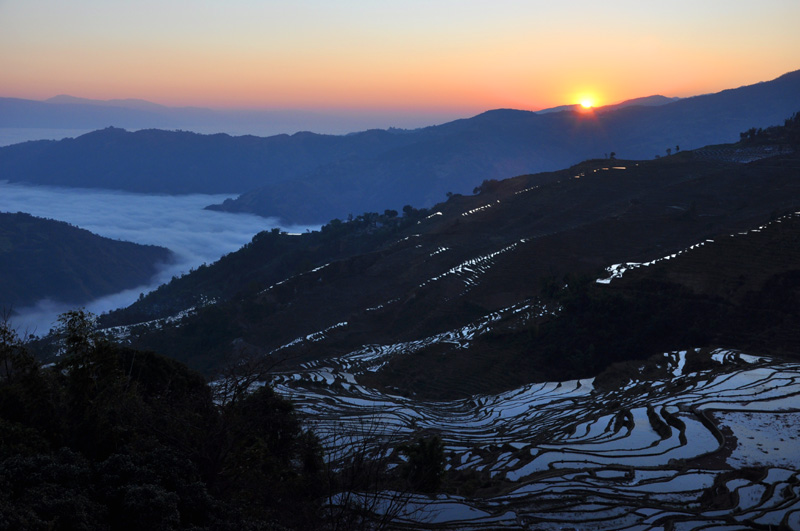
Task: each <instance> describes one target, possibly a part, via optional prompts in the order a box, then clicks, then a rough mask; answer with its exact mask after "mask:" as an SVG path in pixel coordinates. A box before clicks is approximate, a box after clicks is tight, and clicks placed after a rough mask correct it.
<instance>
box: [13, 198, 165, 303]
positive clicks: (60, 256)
mask: <svg viewBox="0 0 800 531" xmlns="http://www.w3.org/2000/svg"><path fill="white" fill-rule="evenodd" d="M170 255H171V253H170V251H169V250H167V249H165V248H163V247H156V246H152V245H139V244H135V243H130V242H123V241H118V240H111V239H109V238H103V237H101V236H97V235H95V234H92V233H91V232H89V231H87V230H84V229H80V228H77V227H74V226H72V225H69V224H67V223H64V222H61V221H54V220H49V219H42V218H36V217H33V216H30V215H28V214H23V213H17V214H9V213H0V307H3V308H5V309H11V308H19V307H24V306H29V305H32V304H34V303H36V302H37V301H39V300H42V299H51V300H58V301H63V302H68V303H73V304H81V303H84V302H86V301H89V300H91V299H94V298H97V297H100V296H102V295H107V294H110V293H115V292H118V291H121V290H123V289H126V288H133V287H136V286H138V285H141V284H144V283H145V282H147V281H148V280H149V279H150V278H151V277H152V276H153V275H154V274H155V273H156V270H157V265H158V263H159V262H165V261H168V260H169V259H170Z"/></svg>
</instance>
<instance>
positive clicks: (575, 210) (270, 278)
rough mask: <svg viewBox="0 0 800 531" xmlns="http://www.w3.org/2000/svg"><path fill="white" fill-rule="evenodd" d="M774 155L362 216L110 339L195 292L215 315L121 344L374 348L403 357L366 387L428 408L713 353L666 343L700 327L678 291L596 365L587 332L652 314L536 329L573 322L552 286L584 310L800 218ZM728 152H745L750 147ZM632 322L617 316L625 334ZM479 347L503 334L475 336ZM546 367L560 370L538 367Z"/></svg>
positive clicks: (265, 250) (678, 162)
mask: <svg viewBox="0 0 800 531" xmlns="http://www.w3.org/2000/svg"><path fill="white" fill-rule="evenodd" d="M781 146H782V145H781V144H774V145H773V149H772V150H771V151H769V152H768V153H769V154H771V155H772V156H770V157H767V158H762V159H760V160H756V161H754V162H750V163H747V164H743V163H739V162H736V158H735V157H729V158H728V160H725V161H720V160H717V159H715V158H714V157H712V156H709V151H708V150H699V151H697V152H681V153H679V154H677V155H672V156H670V157H663V158H661V159H659V160H652V161H639V162H636V161H621V160H614V161H609V160H595V161H587V162H585V163H582V164H580V165H577V166H574V167H572V168H569V169H567V170H562V171H558V172H552V173H547V174H538V175H527V176H521V177H517V178H514V179H508V180H504V181H486V182H484V183H483V185H481V186H480V187H479V189H477V190H476V191H478V192H480V193H478V194H477V195H473V196H461V195H453V196H452V197H451V198H450V199H449V200H448V201H447V202H446V203H442V204H439V205H436V206H435V207H434V208H432V209H431V210H429V211H427V212H422V211H414V210H413V209H410V210H408V212H407V213H406V215H405V216H402V215H401V216H397V217H394V218H392V217H391V216H388V215H378V214H365V215H363V216H359V218H358V219H357V220H356V222H354V223H353V224H350V223H338V222H337V223H335V224H332V225H329V226H327V227H326V228H325V230H324V231H323V232H322V233H320V234H316V235H312V234H309V235H303V236H295V237H292V236H288V235H280V234H269V235H260V236H259V237H257V238H255V239H254V241H253V242H252V243H251V244H250V245H249V246H248V247H247V248H246V249H244V250H242V251H240V252H238V253H234V254H233V255H231V256H230V257H228V258H226V261H224V262H220V263H218V264H214V265H212V266H209V267H208V268H206V269H205V270H204V271H203V272H202V273H201V272H197V273H195V274H193V275H190V276H188V277H186V278H185V279H182V280H180V281H179V282H174V283H173V285H171V286H167V287H165V288H163V290H160V291H161V295H156V294H154V295H153V297H154V298H152V299H149V298H148V299H146V300H145V301H142V303H139V304H137V305H135V306H134V307H132V308H131V309H129V310H126V311H125V312H119V313H117V314H113V315H112V316H110V317H109V321H108V322H109V323H113V324H122V323H131V324H132V323H135V322H137V319H136V318H135V316H136V315H137V314H138V315H148V316H149V317H150V318H152V317H157V316H166V315H167V313H165V312H164V311H163V308H165V307H166V306H168V303H167V302H165V301H169V300H170V296H169V294H170V293H175V292H177V291H178V290H179V291H182V292H185V293H192V292H193V291H194V289H195V288H193V287H192V286H195V287H196V291H195V293H197V292H200V293H207V294H208V295H209V296H217V297H220V298H221V299H220V301H219V302H218V303H217V304H214V305H212V306H209V307H208V308H205V309H202V310H199V311H198V312H197V313H196V314H194V315H193V316H189V317H187V318H185V319H183V320H182V321H180V326H177V327H174V326H166V327H164V328H163V329H162V330H156V329H151V330H147V329H146V328H143V327H139V328H137V329H135V334H134V336H133V337H132V338H131V339H132V341H133V343H134V344H138V345H142V346H146V347H148V348H156V349H159V350H160V351H162V352H165V353H168V354H169V355H170V356H175V357H177V358H179V359H182V360H185V361H186V362H187V363H189V364H191V365H193V366H194V367H197V368H201V369H203V370H213V368H214V367H215V366H216V365H218V364H219V363H220V360H221V359H223V358H224V357H225V356H228V355H234V354H237V353H242V352H247V353H251V354H257V355H260V356H261V355H267V356H268V359H272V360H273V361H278V360H284V358H286V361H285V363H299V362H304V361H310V360H315V359H320V358H324V357H326V356H327V355H331V354H334V353H343V352H355V351H358V350H359V349H362V348H364V346H365V345H372V346H373V347H370V348H382V349H389V350H392V349H394V350H397V351H398V352H404V353H406V354H407V355H406V356H399V357H396V358H394V359H393V361H391V362H390V363H389V364H388V365H386V366H385V367H384V369H383V370H381V371H379V372H376V373H375V378H377V380H376V381H379V382H382V383H383V384H384V385H394V386H396V387H399V388H401V389H403V390H405V391H406V392H417V393H425V394H427V395H430V396H451V395H453V394H457V395H463V394H470V393H474V392H483V391H486V392H488V391H490V390H492V389H495V390H496V389H498V388H506V387H510V386H513V385H517V384H519V383H521V382H527V381H530V380H531V379H540V378H541V379H558V378H573V377H576V376H578V375H584V376H585V375H589V374H591V373H593V371H597V370H599V369H601V368H602V366H603V364H606V363H610V362H613V361H616V360H617V359H618V357H619V356H622V357H625V356H628V357H629V356H646V355H648V353H650V352H653V351H657V352H663V351H664V350H665V349H666V350H668V349H669V348H668V347H669V346H670V345H673V344H683V343H690V342H700V343H703V342H711V341H712V340H715V337H716V336H715V335H714V334H716V332H712V331H709V332H708V333H707V334H701V333H700V332H702V330H696V329H695V328H697V327H694V328H693V327H688V328H687V329H686V330H684V331H682V332H681V334H675V333H674V330H672V329H671V328H670V326H671V325H669V323H670V321H669V319H671V318H672V313H670V312H675V313H681V312H684V311H685V306H686V301H688V300H694V301H695V303H696V304H695V307H694V309H692V310H691V311H690V312H687V315H688V317H687V318H693V317H692V316H693V315H695V314H696V316H697V319H700V317H699V316H700V315H707V313H706V314H703V312H704V311H705V309H706V308H707V305H708V304H711V303H710V302H709V300H710V299H709V297H710V295H708V294H702V293H701V294H692V293H691V292H689V291H687V292H686V293H687V297H688V298H687V299H686V300H685V301H684V302H680V304H678V303H677V302H676V303H675V304H674V305H670V304H667V305H665V306H663V312H662V313H661V314H660V317H658V319H659V321H657V322H655V323H653V324H652V333H648V332H643V333H645V335H644V336H642V337H639V338H638V339H636V338H632V339H631V340H630V341H629V343H628V345H627V346H626V348H624V349H620V350H619V353H618V354H615V355H613V356H605V355H601V356H595V355H594V354H593V351H592V349H591V348H590V347H591V345H592V344H594V345H595V346H594V350H595V351H596V350H597V349H598V345H599V344H602V343H604V342H605V343H608V344H617V343H613V342H611V339H612V338H613V336H614V335H615V334H616V333H617V332H615V331H614V330H618V329H613V328H612V329H610V331H609V330H605V331H603V330H602V329H601V327H598V326H597V321H595V320H596V319H600V320H603V319H606V318H607V315H606V314H608V313H609V312H612V310H613V311H614V312H616V313H615V315H619V316H626V315H629V314H631V313H632V314H634V315H647V313H648V311H650V310H653V309H654V308H656V309H658V308H661V306H660V304H661V303H659V304H655V303H653V302H652V300H651V299H642V300H641V301H640V300H636V299H631V300H628V299H625V298H624V297H623V298H612V299H609V300H605V299H602V298H601V300H600V301H599V302H598V303H597V304H598V305H599V306H598V305H595V304H594V303H592V304H591V305H589V306H587V307H588V308H591V310H592V311H591V312H588V313H586V314H582V313H579V314H575V315H574V318H575V319H579V320H581V319H583V320H585V319H589V320H588V321H586V322H585V323H583V324H580V322H576V323H577V324H576V326H578V325H580V326H581V327H583V328H585V329H586V330H595V332H597V334H599V335H598V336H597V338H595V339H594V340H588V339H586V337H581V336H580V335H576V334H575V333H569V332H566V331H562V332H558V330H561V329H560V328H558V327H557V326H556V327H555V328H552V327H551V328H548V327H547V326H546V323H547V322H549V321H551V320H552V321H553V322H557V321H561V322H562V323H567V322H569V319H572V317H565V318H563V319H561V318H560V317H559V318H555V317H554V314H553V311H554V310H553V308H557V307H559V306H562V307H568V305H567V304H566V302H567V300H562V298H561V297H556V296H555V295H556V293H559V292H560V290H561V287H562V286H563V285H564V283H565V280H564V279H565V278H569V279H573V280H572V281H570V280H567V281H566V283H567V285H569V286H571V288H570V290H567V291H566V292H564V295H563V296H566V295H567V294H571V296H573V300H583V299H575V297H590V298H589V299H586V300H592V299H591V295H592V293H583V292H582V291H580V290H579V289H578V288H579V287H580V286H586V285H587V281H586V280H584V281H583V282H579V281H578V279H580V278H584V279H588V280H589V281H590V282H588V283H589V284H591V282H593V281H594V279H596V278H599V277H601V276H603V275H604V272H603V269H604V268H605V267H607V266H609V265H611V264H615V263H621V262H628V261H648V260H653V259H656V258H660V257H663V256H668V255H670V254H672V253H676V252H678V251H681V250H683V249H686V248H688V247H689V246H691V245H693V244H696V243H700V242H703V241H705V240H706V239H714V238H718V237H720V235H727V234H731V233H736V232H742V231H746V230H748V229H751V228H753V227H757V226H759V225H761V224H763V223H765V222H766V221H768V220H769V219H770V218H771V217H774V216H775V215H777V214H782V213H786V212H793V211H795V210H800V203H799V202H798V199H797V198H798V197H800V194H798V192H799V191H800V190H798V187H799V186H800V181H798V180H797V176H798V175H800V158H798V156H797V154H796V152H794V151H791V150H790V148H789V147H788V146H786V145H783V147H781ZM719 149H723V148H719ZM724 149H728V150H731V152H732V153H738V154H739V156H743V155H742V153H745V154H747V153H749V152H747V149H748V148H747V146H745V145H740V146H728V147H725V148H724ZM759 149H760V148H759ZM742 150H744V151H742ZM764 153H766V152H762V156H765V155H764ZM781 153H782V154H781ZM748 156H749V155H748ZM359 241H360V242H361V244H362V245H360V246H359V245H357V244H356V243H355V242H359ZM304 246H305V248H303V247H304ZM278 248H284V249H291V248H294V249H295V250H294V251H293V252H290V253H281V254H280V256H281V257H283V258H282V261H281V260H279V259H278V258H277V256H278V255H277V254H275V255H273V254H272V253H273V252H274V251H275V250H276V249H278ZM248 256H249V257H250V258H247V257H248ZM257 256H263V257H269V258H268V259H266V260H261V261H260V264H261V265H260V266H259V267H255V268H254V267H251V266H245V264H247V263H256V262H258V260H257V259H256V258H255V257H257ZM233 264H238V266H237V267H232V266H233ZM239 266H241V267H239ZM222 271H230V272H231V273H233V272H236V273H235V274H234V275H233V276H235V277H236V278H237V279H239V280H236V281H235V282H234V284H235V289H234V286H233V285H231V286H229V288H227V291H225V290H223V289H222V288H221V287H220V284H219V281H215V280H212V279H213V278H218V279H222V278H224V277H225V276H226V274H223V273H222ZM227 276H231V275H230V274H228V275H227ZM201 279H205V280H201ZM245 279H246V282H245ZM179 286H182V287H180V289H179ZM215 286H216V287H215ZM681 289H687V288H681ZM212 290H216V292H213V291H212ZM237 290H238V291H237ZM571 290H578V291H574V292H573V291H571ZM234 291H236V294H235V295H230V294H231V293H233V292H234ZM554 297H555V298H554ZM159 300H160V301H161V302H158V301H159ZM675 300H678V299H675ZM165 305H166V306H165ZM543 305H545V306H547V308H549V309H545V308H544V307H543ZM604 305H609V306H608V308H605V307H604ZM188 306H189V305H188V304H187V305H186V306H184V308H186V307H188ZM511 308H519V309H520V310H519V312H516V313H514V312H511V310H510V309H511ZM604 308H605V309H604ZM160 309H161V310H162V311H161V313H159V311H160ZM178 309H182V308H178V307H177V306H173V307H171V308H170V310H175V312H173V313H176V311H177V310H178ZM137 312H138V313H137ZM509 312H511V313H509ZM698 312H699V313H698ZM556 313H557V312H556ZM492 316H496V317H492ZM590 317H591V319H590ZM112 319H113V320H112ZM486 319H489V321H488V322H491V323H493V322H495V321H497V323H496V324H491V325H490V324H487V325H486V326H483V325H480V326H479V328H480V330H482V332H481V334H478V336H475V337H472V336H470V338H468V339H464V337H466V336H464V334H467V333H466V332H464V330H467V329H471V328H470V327H471V326H473V325H475V323H479V322H482V320H486ZM593 319H594V320H593ZM138 320H139V321H141V320H144V319H138ZM628 321H629V320H628V318H627V317H620V326H622V325H623V324H624V323H625V322H628ZM676 322H680V321H676ZM471 323H472V324H471ZM526 323H527V324H526ZM475 326H477V325H475ZM726 326H727V325H726ZM487 327H488V328H487ZM496 327H500V328H498V329H497V330H494V329H495V328H496ZM504 327H505V328H504ZM531 327H532V328H531ZM593 327H594V328H593ZM504 329H505V330H506V332H503V331H502V330H504ZM489 330H494V331H493V332H492V333H493V334H500V335H499V336H497V335H494V336H485V337H481V336H484V335H485V334H486V333H487V332H488V331H489ZM548 330H551V332H548ZM642 330H645V331H646V330H648V328H647V327H644V328H642ZM709 330H710V329H709ZM719 330H722V328H720V329H719ZM593 333H594V332H593ZM471 334H473V335H474V333H471ZM509 334H510V335H509ZM547 334H554V335H552V336H551V339H552V340H553V341H555V339H553V338H559V337H560V336H561V335H563V334H566V335H567V336H568V337H569V338H570V341H571V342H570V341H566V342H564V343H563V345H562V346H559V347H558V348H559V349H561V348H562V347H563V348H569V349H571V350H569V352H568V353H567V354H569V355H562V354H564V352H562V351H561V350H555V351H554V350H547V349H546V348H544V347H542V350H541V353H540V354H542V355H531V352H533V351H535V350H536V349H534V345H535V344H536V343H535V341H534V342H531V341H533V339H534V338H536V337H540V338H541V337H544V336H547ZM467 335H469V334H467ZM462 336H463V337H462ZM504 337H505V339H503V338H504ZM492 338H493V339H492ZM648 338H651V339H652V340H651V339H648ZM548 341H549V340H548ZM615 341H616V339H615ZM564 345H566V347H565V346H564ZM569 345H571V346H569ZM695 346H696V345H695ZM727 346H730V345H727ZM548 348H549V347H548ZM394 350H392V351H394ZM545 352H549V353H550V354H548V355H546V356H545V355H544V354H543V353H545ZM411 353H413V355H408V354H411ZM551 355H552V356H556V357H554V358H553V359H557V360H559V361H558V362H557V363H553V362H550V361H547V360H549V359H550V357H549V356H551ZM593 358H594V359H595V361H594V362H587V361H586V360H591V359H593ZM431 364H434V365H431ZM478 375H480V376H478Z"/></svg>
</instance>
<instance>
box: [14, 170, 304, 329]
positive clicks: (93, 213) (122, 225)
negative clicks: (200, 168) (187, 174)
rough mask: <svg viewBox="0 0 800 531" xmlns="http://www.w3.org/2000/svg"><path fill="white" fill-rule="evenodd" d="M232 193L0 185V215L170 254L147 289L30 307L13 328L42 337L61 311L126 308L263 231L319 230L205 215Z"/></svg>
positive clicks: (253, 218)
mask: <svg viewBox="0 0 800 531" xmlns="http://www.w3.org/2000/svg"><path fill="white" fill-rule="evenodd" d="M233 196H235V194H230V195H228V194H213V195H212V194H192V195H181V196H172V195H149V194H134V193H129V192H117V191H110V190H93V189H78V188H57V187H48V186H30V185H24V184H13V183H7V182H2V181H0V211H3V212H27V213H29V214H32V215H34V216H39V217H43V218H49V219H55V220H59V221H66V222H67V223H70V224H72V225H75V226H77V227H81V228H83V229H87V230H89V231H91V232H93V233H95V234H99V235H100V236H105V237H107V238H113V239H117V240H127V241H131V242H135V243H141V244H150V245H160V246H162V247H166V248H168V249H170V250H171V251H172V252H173V254H174V261H173V262H172V263H169V264H161V265H160V267H159V271H158V273H157V274H156V275H155V276H154V277H153V278H152V279H151V281H150V282H149V283H147V284H145V285H142V286H137V287H134V288H131V289H128V290H125V291H122V292H119V293H114V294H111V295H107V296H104V297H102V298H99V299H96V300H92V301H87V302H86V303H84V304H79V305H76V304H74V303H71V304H69V303H64V302H61V301H53V300H43V301H40V302H39V303H37V304H36V305H35V306H33V307H27V308H15V309H14V310H15V315H14V316H13V326H14V328H16V329H18V330H21V331H27V332H29V333H34V334H38V335H41V334H44V333H47V332H48V331H49V330H50V328H51V327H52V326H53V324H54V323H55V321H56V319H57V317H58V315H59V314H61V313H63V312H65V311H68V310H71V309H75V308H76V307H84V308H86V310H88V311H90V312H92V313H95V314H100V313H102V312H105V311H109V310H112V309H115V308H120V307H124V306H128V305H129V304H131V303H133V302H134V301H136V299H137V298H138V297H139V294H141V293H147V292H149V291H151V290H153V289H155V288H157V287H158V286H159V285H161V284H163V283H165V282H167V281H169V280H170V279H171V278H172V277H173V276H179V275H182V274H184V273H187V272H188V271H189V270H190V269H191V268H194V267H197V266H199V265H201V264H204V263H206V264H210V263H212V262H215V261H216V260H218V259H219V258H220V257H221V256H223V255H225V254H227V253H230V252H233V251H236V250H237V249H239V248H241V247H242V245H244V244H246V243H248V242H249V241H250V240H251V239H252V238H253V236H254V235H255V234H256V233H258V232H260V231H263V230H269V229H272V228H274V227H279V228H281V229H282V230H285V231H287V232H305V231H306V230H313V229H318V228H319V227H318V226H294V225H281V224H280V223H279V220H278V219H276V218H263V217H259V216H255V215H251V214H230V213H226V212H216V211H211V210H203V207H205V206H207V205H210V204H214V203H220V202H222V201H224V200H225V199H226V198H228V197H233Z"/></svg>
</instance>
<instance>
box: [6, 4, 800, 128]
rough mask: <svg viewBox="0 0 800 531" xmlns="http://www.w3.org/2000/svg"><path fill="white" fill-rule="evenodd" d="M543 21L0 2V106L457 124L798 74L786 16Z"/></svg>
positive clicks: (513, 14)
mask: <svg viewBox="0 0 800 531" xmlns="http://www.w3.org/2000/svg"><path fill="white" fill-rule="evenodd" d="M387 4H391V5H389V6H387ZM543 4H544V2H536V1H531V0H528V1H519V0H493V1H482V0H462V1H452V0H436V1H434V0H427V1H421V0H406V1H404V2H391V3H390V2H375V1H366V0H339V1H338V2H328V1H321V0H319V1H312V0H293V1H288V0H271V1H263V0H231V1H228V2H219V1H215V0H159V1H155V0H139V1H137V2H121V1H113V0H103V1H100V0H73V1H71V2H60V1H55V0H0V72H2V77H0V96H7V97H8V96H11V97H21V98H30V99H45V98H48V97H52V96H54V95H56V94H71V95H73V96H80V97H85V98H95V99H110V98H142V99H147V100H150V101H154V102H158V103H162V104H166V105H196V106H208V107H258V108H295V109H298V108H303V109H362V110H369V109H384V110H386V109H390V110H402V109H409V110H415V111H425V110H431V111H432V110H442V109H452V110H463V111H464V112H465V113H469V112H480V111H483V110H487V109H491V108H499V107H512V108H518V109H532V110H536V109H541V108H545V107H551V106H556V105H562V104H567V103H577V102H579V101H580V100H581V99H582V98H585V97H591V98H593V99H594V100H595V104H600V105H602V104H607V103H615V102H618V101H621V100H624V99H629V98H634V97H639V96H647V95H652V94H663V95H666V96H690V95H694V94H700V93H707V92H716V91H719V90H723V89H725V88H733V87H737V86H741V85H746V84H752V83H756V82H758V81H765V80H769V79H773V78H775V77H777V76H779V75H781V74H783V73H785V72H788V71H792V70H796V69H799V68H800V31H798V30H797V21H798V20H800V2H798V1H797V0H791V1H789V0H763V1H761V2H758V3H756V2H752V1H738V0H727V1H715V0H711V1H702V2H699V1H697V0H693V1H691V2H689V1H684V0H675V1H672V2H668V3H662V4H664V5H655V3H653V2H641V1H633V0H626V1H607V2H597V1H591V2H590V1H569V0H565V1H561V2H558V3H557V4H558V5H556V6H549V7H545V6H544V5H543ZM548 4H552V2H548Z"/></svg>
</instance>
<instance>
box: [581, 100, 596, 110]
mask: <svg viewBox="0 0 800 531" xmlns="http://www.w3.org/2000/svg"><path fill="white" fill-rule="evenodd" d="M581 107H583V108H584V109H591V108H592V107H594V102H593V101H592V100H590V99H589V98H584V99H582V100H581Z"/></svg>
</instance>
